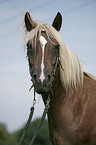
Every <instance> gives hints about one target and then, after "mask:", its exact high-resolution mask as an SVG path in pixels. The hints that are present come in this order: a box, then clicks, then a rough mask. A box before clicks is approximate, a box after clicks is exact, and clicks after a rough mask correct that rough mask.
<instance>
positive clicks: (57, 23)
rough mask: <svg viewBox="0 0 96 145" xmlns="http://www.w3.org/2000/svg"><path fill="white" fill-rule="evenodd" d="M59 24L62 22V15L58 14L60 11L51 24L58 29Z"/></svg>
mask: <svg viewBox="0 0 96 145" xmlns="http://www.w3.org/2000/svg"><path fill="white" fill-rule="evenodd" d="M61 24H62V15H61V14H60V12H58V13H57V15H56V17H55V19H54V21H53V24H52V26H53V27H54V28H55V29H56V30H57V31H59V30H60V28H61Z"/></svg>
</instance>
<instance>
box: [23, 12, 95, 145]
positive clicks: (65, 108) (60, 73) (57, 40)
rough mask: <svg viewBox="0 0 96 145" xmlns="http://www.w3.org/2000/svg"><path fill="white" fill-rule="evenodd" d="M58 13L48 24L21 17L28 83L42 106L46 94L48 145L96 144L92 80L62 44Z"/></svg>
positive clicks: (60, 21)
mask: <svg viewBox="0 0 96 145" xmlns="http://www.w3.org/2000/svg"><path fill="white" fill-rule="evenodd" d="M61 25H62V15H61V13H60V12H58V13H57V14H56V16H55V18H54V20H53V23H52V25H49V24H46V23H42V22H39V21H37V20H34V19H33V18H32V17H31V14H30V13H29V12H28V11H27V12H26V13H25V15H24V26H25V30H26V32H27V33H26V36H25V40H24V43H25V46H26V49H27V58H28V64H29V72H30V76H31V81H32V83H33V85H34V88H35V91H36V92H37V93H38V94H41V96H42V99H43V101H44V104H46V100H47V98H48V96H49V95H50V108H49V110H48V113H47V116H48V125H49V133H50V139H51V142H52V145H96V77H95V76H93V75H91V74H89V73H86V72H84V71H83V68H82V64H81V62H80V59H79V57H78V56H77V54H75V53H74V52H73V51H72V50H71V49H70V48H69V47H68V46H67V45H66V44H65V42H64V41H63V38H62V37H61V35H60V33H59V30H60V28H61Z"/></svg>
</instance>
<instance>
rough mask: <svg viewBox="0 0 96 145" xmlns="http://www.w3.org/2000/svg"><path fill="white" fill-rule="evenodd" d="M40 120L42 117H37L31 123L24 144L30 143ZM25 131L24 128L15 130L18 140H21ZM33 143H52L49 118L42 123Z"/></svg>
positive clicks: (43, 144)
mask: <svg viewBox="0 0 96 145" xmlns="http://www.w3.org/2000/svg"><path fill="white" fill-rule="evenodd" d="M39 121H40V119H36V120H35V121H33V122H32V123H31V124H30V126H29V129H28V132H27V134H26V136H25V139H24V141H23V143H22V145H28V144H29V143H30V141H31V139H32V137H33V135H34V133H35V131H36V128H37V126H38V123H39ZM23 131H24V128H22V129H20V130H19V131H17V132H15V137H16V139H17V141H19V140H20V138H21V136H22V133H23ZM33 145H51V142H50V138H49V131H48V123H47V120H44V122H43V125H42V127H41V129H40V130H39V132H38V134H37V137H36V139H35V141H34V143H33Z"/></svg>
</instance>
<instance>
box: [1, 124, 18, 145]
mask: <svg viewBox="0 0 96 145" xmlns="http://www.w3.org/2000/svg"><path fill="white" fill-rule="evenodd" d="M0 145H17V141H16V139H15V137H14V136H13V135H11V134H9V133H8V131H7V130H6V126H5V125H3V124H0Z"/></svg>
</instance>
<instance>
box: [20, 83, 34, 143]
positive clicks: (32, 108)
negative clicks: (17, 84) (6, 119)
mask: <svg viewBox="0 0 96 145" xmlns="http://www.w3.org/2000/svg"><path fill="white" fill-rule="evenodd" d="M32 88H33V85H32V86H31V88H30V89H29V91H31V89H32ZM35 103H36V100H35V88H34V100H33V106H32V107H31V108H30V114H29V118H28V121H27V123H26V126H25V129H24V132H23V134H22V136H21V138H20V141H19V143H18V145H21V144H22V142H23V140H24V137H25V135H26V133H27V130H28V128H29V125H30V123H31V120H32V117H33V113H34V109H35V108H34V106H35Z"/></svg>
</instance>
